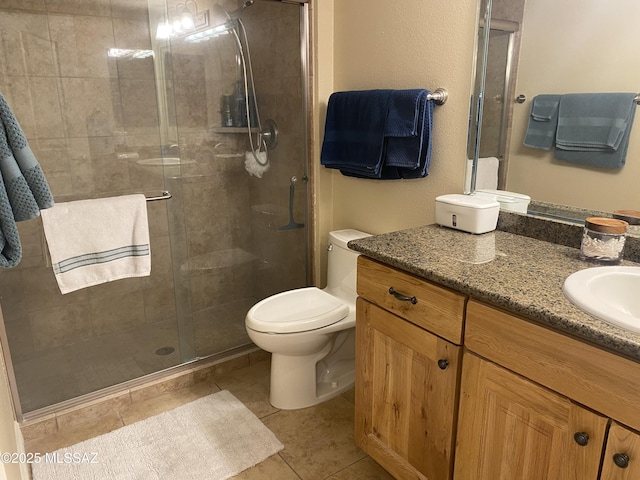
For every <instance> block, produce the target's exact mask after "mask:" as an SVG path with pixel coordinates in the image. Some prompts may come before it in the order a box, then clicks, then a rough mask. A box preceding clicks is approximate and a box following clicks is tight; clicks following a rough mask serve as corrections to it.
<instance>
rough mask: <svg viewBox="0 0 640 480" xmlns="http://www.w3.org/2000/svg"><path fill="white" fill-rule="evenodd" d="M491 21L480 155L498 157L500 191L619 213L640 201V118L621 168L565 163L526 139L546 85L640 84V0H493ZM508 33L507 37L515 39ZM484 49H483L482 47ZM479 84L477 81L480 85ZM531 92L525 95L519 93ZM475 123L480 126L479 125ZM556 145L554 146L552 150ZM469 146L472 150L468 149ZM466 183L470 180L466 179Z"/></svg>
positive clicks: (609, 88)
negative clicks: (534, 107)
mask: <svg viewBox="0 0 640 480" xmlns="http://www.w3.org/2000/svg"><path fill="white" fill-rule="evenodd" d="M488 3H491V5H490V6H489V8H490V10H491V23H490V24H489V31H490V34H491V35H490V38H491V40H490V42H489V43H488V49H489V52H488V53H487V59H488V62H487V70H486V72H487V73H486V75H485V89H484V91H483V92H477V91H476V92H474V98H478V96H483V97H484V101H485V104H484V114H483V116H482V117H481V118H482V121H481V122H478V123H479V125H478V126H479V127H480V130H479V131H480V137H479V141H478V142H477V143H479V148H477V149H476V148H475V143H476V142H475V137H474V135H475V131H474V132H470V135H469V138H470V140H471V139H473V141H474V144H473V147H474V149H475V150H477V153H478V157H477V159H476V158H474V163H475V164H476V165H477V167H478V171H474V174H475V175H474V176H475V177H477V179H478V180H479V179H480V178H481V177H482V164H483V163H485V164H488V165H489V166H490V167H491V166H492V165H491V161H487V160H486V159H487V158H492V157H493V158H496V159H498V160H499V161H498V162H496V164H498V165H499V166H497V165H493V167H496V166H497V170H498V171H497V173H496V174H495V177H494V175H493V173H492V174H491V175H490V177H491V179H492V181H495V184H496V187H497V188H499V189H502V190H509V191H512V192H519V193H524V194H527V195H530V196H531V197H532V198H533V199H534V200H536V202H532V206H531V207H530V209H531V208H533V206H534V205H537V204H538V203H539V202H541V204H544V205H549V204H558V205H566V206H574V207H577V208H575V209H574V210H575V211H580V209H586V210H589V211H591V210H595V211H606V212H611V211H613V210H618V209H633V210H640V194H639V193H638V188H637V186H636V179H637V178H640V133H639V132H638V130H639V129H640V127H638V123H639V122H636V125H635V126H633V127H632V129H631V133H630V137H629V148H628V152H627V156H626V163H625V165H624V166H623V167H622V168H594V167H587V166H581V165H576V164H571V163H567V162H562V161H560V160H556V159H554V158H553V151H545V150H541V149H534V148H529V147H525V146H524V145H523V143H522V142H523V139H524V136H525V132H526V129H527V123H528V119H529V114H530V110H531V101H532V100H533V98H535V96H536V95H540V94H566V93H608V92H638V91H640V66H639V65H638V62H636V61H634V59H635V58H637V56H638V52H637V50H638V45H640V29H638V28H637V25H636V19H637V18H638V17H639V16H640V2H631V1H629V0H609V1H607V2H606V4H604V3H603V2H602V1H601V0H563V1H562V2H557V1H556V0H527V1H526V3H525V2H524V0H517V1H514V0H492V1H491V0H489V2H488ZM507 37H508V38H507ZM481 54H484V52H483V53H481ZM478 85H480V83H479V82H478V81H476V88H477V87H478ZM519 96H523V97H524V101H523V102H522V103H518V101H516V98H518V97H519ZM472 128H473V127H472ZM552 150H553V149H552ZM470 153H471V150H470ZM467 184H468V183H467Z"/></svg>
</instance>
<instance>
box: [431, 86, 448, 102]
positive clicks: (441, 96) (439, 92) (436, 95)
mask: <svg viewBox="0 0 640 480" xmlns="http://www.w3.org/2000/svg"><path fill="white" fill-rule="evenodd" d="M447 98H449V92H447V91H446V90H445V89H444V88H436V90H435V91H434V92H432V93H430V94H428V95H427V100H433V101H434V102H436V104H437V105H444V104H445V103H446V101H447Z"/></svg>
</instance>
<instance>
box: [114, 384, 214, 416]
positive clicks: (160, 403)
mask: <svg viewBox="0 0 640 480" xmlns="http://www.w3.org/2000/svg"><path fill="white" fill-rule="evenodd" d="M219 391H220V389H219V388H218V387H217V385H216V384H215V383H213V382H199V383H196V384H194V385H189V386H187V387H185V388H182V389H180V390H177V391H175V392H167V393H165V394H163V395H159V396H157V397H155V398H149V399H147V400H143V401H140V402H135V403H133V404H131V405H129V406H127V407H125V408H123V409H122V410H120V411H119V412H118V413H119V414H120V417H121V418H122V422H123V423H124V424H125V425H130V424H132V423H134V422H139V421H140V420H144V419H145V418H149V417H152V416H153V415H158V414H160V413H162V412H166V411H169V410H173V409H174V408H177V407H179V406H181V405H184V404H185V403H189V402H193V401H194V400H197V399H198V398H200V397H204V396H206V395H210V394H212V393H215V392H219Z"/></svg>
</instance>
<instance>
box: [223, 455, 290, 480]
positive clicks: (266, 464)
mask: <svg viewBox="0 0 640 480" xmlns="http://www.w3.org/2000/svg"><path fill="white" fill-rule="evenodd" d="M231 478H233V479H235V480H265V479H276V478H277V479H278V480H299V479H300V477H299V476H298V475H296V473H295V472H294V471H293V470H292V469H291V467H289V465H287V464H286V462H285V461H284V460H282V458H281V457H280V456H279V455H272V456H271V457H269V458H267V459H266V460H264V461H263V462H260V463H259V464H258V465H256V466H255V467H252V468H250V469H248V470H245V471H244V472H242V473H240V474H238V475H236V476H235V477H231Z"/></svg>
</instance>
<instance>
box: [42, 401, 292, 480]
mask: <svg viewBox="0 0 640 480" xmlns="http://www.w3.org/2000/svg"><path fill="white" fill-rule="evenodd" d="M283 448H284V447H283V445H282V444H281V443H280V442H279V441H278V439H277V438H276V437H275V435H274V434H273V433H272V432H271V431H270V430H269V429H268V428H267V427H266V426H265V425H264V424H263V423H262V422H261V421H260V420H259V419H258V417H256V416H255V415H254V414H253V413H251V411H249V409H247V407H245V406H244V405H243V404H242V403H241V402H240V401H239V400H238V399H237V398H235V397H234V396H233V395H231V394H230V393H229V392H227V391H221V392H217V393H214V394H212V395H208V396H206V397H203V398H200V399H198V400H196V401H194V402H191V403H188V404H186V405H183V406H181V407H178V408H176V409H174V410H170V411H168V412H164V413H161V414H160V415H156V416H154V417H150V418H148V419H146V420H142V421H140V422H136V423H133V424H131V425H127V426H124V427H122V428H119V429H118V430H114V431H113V432H110V433H107V434H105V435H101V436H99V437H96V438H92V439H90V440H86V441H84V442H80V443H78V444H76V445H73V446H71V447H67V448H62V449H60V450H57V451H55V452H53V453H51V454H48V455H45V454H41V456H40V462H39V463H34V464H33V465H32V467H33V479H34V480H91V479H95V480H138V479H140V480H143V479H144V480H174V479H175V480H196V479H197V480H222V479H226V478H229V477H232V476H234V475H237V474H238V473H240V472H242V471H243V470H246V469H247V468H250V467H252V466H254V465H256V464H258V463H260V462H261V461H263V460H265V459H266V458H267V457H270V456H271V455H273V454H275V453H277V452H279V451H280V450H282V449H283Z"/></svg>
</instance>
